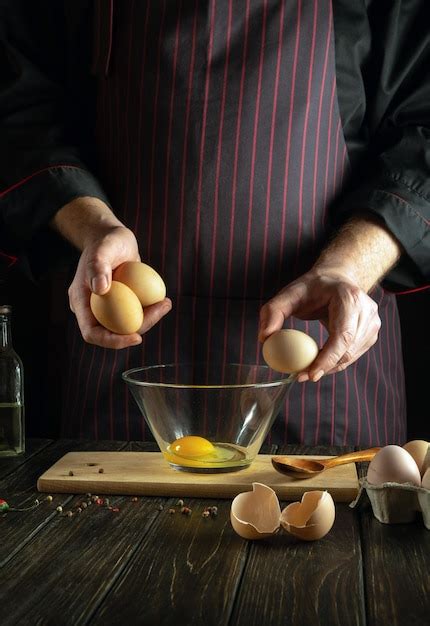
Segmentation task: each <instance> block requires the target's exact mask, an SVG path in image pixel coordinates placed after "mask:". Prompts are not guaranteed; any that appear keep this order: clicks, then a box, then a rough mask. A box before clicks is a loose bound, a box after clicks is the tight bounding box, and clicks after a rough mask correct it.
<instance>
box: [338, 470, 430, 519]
mask: <svg viewBox="0 0 430 626" xmlns="http://www.w3.org/2000/svg"><path fill="white" fill-rule="evenodd" d="M364 491H365V492H366V493H367V495H368V498H369V500H370V504H371V505H372V510H373V515H374V516H375V517H376V519H377V520H378V521H380V522H382V523H383V524H406V523H409V522H413V521H414V520H415V519H416V517H417V513H419V512H421V514H422V517H423V521H424V526H425V527H426V528H427V529H428V530H430V489H425V488H424V487H416V486H415V485H411V484H408V483H406V484H399V483H383V484H382V485H371V484H370V483H368V482H367V479H366V478H361V479H360V489H359V491H358V494H357V497H356V499H355V500H354V501H353V502H351V504H350V505H349V506H350V507H351V508H354V507H355V506H356V505H357V504H358V502H359V500H360V499H361V497H362V494H363V492H364Z"/></svg>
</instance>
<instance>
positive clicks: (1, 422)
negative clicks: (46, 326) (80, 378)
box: [0, 305, 25, 457]
mask: <svg viewBox="0 0 430 626" xmlns="http://www.w3.org/2000/svg"><path fill="white" fill-rule="evenodd" d="M24 447H25V440H24V369H23V366H22V361H21V359H20V358H19V356H18V355H17V353H16V352H15V350H14V349H13V347H12V332H11V307H10V306H9V305H0V457H3V456H15V455H18V454H21V452H24Z"/></svg>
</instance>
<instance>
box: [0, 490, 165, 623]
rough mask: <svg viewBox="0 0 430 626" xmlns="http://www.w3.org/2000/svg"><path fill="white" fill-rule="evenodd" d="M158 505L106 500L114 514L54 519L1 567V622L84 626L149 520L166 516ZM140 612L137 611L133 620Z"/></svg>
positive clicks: (93, 510)
mask: <svg viewBox="0 0 430 626" xmlns="http://www.w3.org/2000/svg"><path fill="white" fill-rule="evenodd" d="M162 501H163V500H162V499H161V498H146V499H145V500H144V501H142V500H141V501H138V502H132V500H131V498H130V497H127V498H123V497H119V498H112V499H111V504H113V505H114V506H117V507H119V508H120V511H119V512H118V513H115V512H112V511H109V510H108V509H103V508H101V507H98V506H97V505H96V504H93V505H92V506H91V507H88V508H87V509H86V510H85V511H84V512H83V513H82V514H80V515H79V516H78V515H77V516H75V517H72V518H70V519H69V518H67V517H62V516H59V515H56V516H55V517H54V518H53V519H51V520H50V523H49V524H47V525H46V526H45V527H44V528H43V529H41V530H40V532H38V534H37V535H36V536H35V537H34V538H33V540H32V541H31V543H29V544H27V545H26V546H24V548H23V549H21V550H20V551H19V553H18V554H17V555H16V556H15V557H14V559H13V560H12V561H10V562H9V564H8V565H7V566H6V567H4V568H3V571H2V575H1V579H2V583H1V587H2V624H3V625H4V626H6V625H11V626H15V625H16V624H21V623H31V624H74V625H79V624H82V623H85V622H86V621H87V619H88V616H89V615H90V614H91V613H92V612H93V608H94V602H95V601H96V600H97V598H99V597H103V595H104V594H105V592H106V589H110V588H111V587H112V586H113V585H114V583H115V581H116V579H117V578H118V576H119V575H120V573H121V571H122V570H123V569H124V567H125V566H126V564H127V562H128V561H129V560H130V559H131V558H132V557H133V555H134V553H135V552H136V551H137V550H138V549H139V547H140V545H141V544H142V541H143V539H144V537H145V534H146V533H147V531H148V529H149V528H151V526H152V524H153V523H154V521H155V520H156V519H157V518H158V517H160V516H161V515H163V514H164V515H167V514H166V513H165V512H164V511H159V510H158V505H159V504H160V503H161V502H162ZM72 504H73V503H70V504H69V506H71V505H72ZM156 536H157V537H159V535H158V534H156ZM159 541H162V539H161V538H160V539H159ZM139 596H140V601H142V587H141V586H140V587H139ZM17 598H19V602H17ZM145 599H146V592H145ZM140 613H141V607H139V610H138V611H137V612H136V614H135V615H134V617H135V618H136V617H137V616H138V615H139V614H140ZM108 623H112V621H108ZM121 623H122V622H121ZM131 623H136V622H135V621H131Z"/></svg>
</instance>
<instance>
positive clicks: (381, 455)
mask: <svg viewBox="0 0 430 626" xmlns="http://www.w3.org/2000/svg"><path fill="white" fill-rule="evenodd" d="M367 482H368V483H370V484H371V485H383V484H384V483H399V484H404V483H410V484H412V485H416V486H417V487H419V486H420V484H421V475H420V472H419V469H418V466H417V464H416V463H415V461H414V459H413V458H412V456H411V455H410V454H409V452H407V451H406V450H404V449H403V448H401V447H400V446H395V445H389V446H385V447H384V448H381V449H380V450H379V452H377V453H376V454H375V456H374V457H373V459H372V460H371V461H370V464H369V468H368V470H367Z"/></svg>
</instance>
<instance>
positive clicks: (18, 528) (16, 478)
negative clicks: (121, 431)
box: [0, 440, 127, 566]
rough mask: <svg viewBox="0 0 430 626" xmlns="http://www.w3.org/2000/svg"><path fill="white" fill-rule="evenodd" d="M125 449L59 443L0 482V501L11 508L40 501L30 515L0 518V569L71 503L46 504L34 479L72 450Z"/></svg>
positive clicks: (61, 498) (65, 498) (59, 499)
mask: <svg viewBox="0 0 430 626" xmlns="http://www.w3.org/2000/svg"><path fill="white" fill-rule="evenodd" d="M126 446H127V444H126V443H124V442H92V441H75V440H64V441H59V442H57V443H54V444H52V445H50V446H48V447H45V448H43V449H42V450H41V451H40V452H39V453H38V454H34V455H33V456H31V457H30V458H29V459H28V460H27V462H26V463H25V464H22V465H20V466H19V467H17V469H16V471H14V472H13V474H9V475H7V476H6V477H5V478H3V479H2V480H0V497H1V498H3V499H5V500H7V502H8V503H9V505H10V506H11V507H14V508H25V507H29V506H30V505H32V504H33V502H34V501H35V499H36V498H38V499H39V500H40V501H41V504H40V506H39V507H38V508H36V509H34V510H32V511H28V512H13V511H9V512H8V513H7V514H4V515H1V514H0V534H1V538H2V540H1V542H0V566H4V565H5V564H6V563H7V562H8V561H9V560H10V559H12V558H13V557H14V556H15V555H16V554H17V553H18V552H19V551H20V550H21V549H22V548H23V547H24V546H25V545H26V544H27V543H29V542H30V541H31V540H32V539H33V538H34V536H35V535H36V534H37V533H38V532H40V530H41V529H42V528H43V527H44V526H45V525H46V524H48V523H49V522H50V521H51V520H52V518H53V517H55V516H56V515H57V513H56V507H57V506H59V505H61V506H66V504H67V503H68V502H71V501H72V496H70V495H65V494H60V495H57V496H56V495H55V494H53V501H52V502H51V503H48V502H47V501H46V494H40V493H39V492H38V491H37V489H36V481H37V478H38V477H39V476H40V474H41V473H42V472H44V471H45V470H46V469H47V468H48V467H50V466H51V465H52V464H53V463H55V462H56V461H57V460H58V459H59V458H61V457H62V456H63V455H64V454H66V453H67V452H71V451H72V450H97V449H98V450H120V449H123V448H125V447H126Z"/></svg>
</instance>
